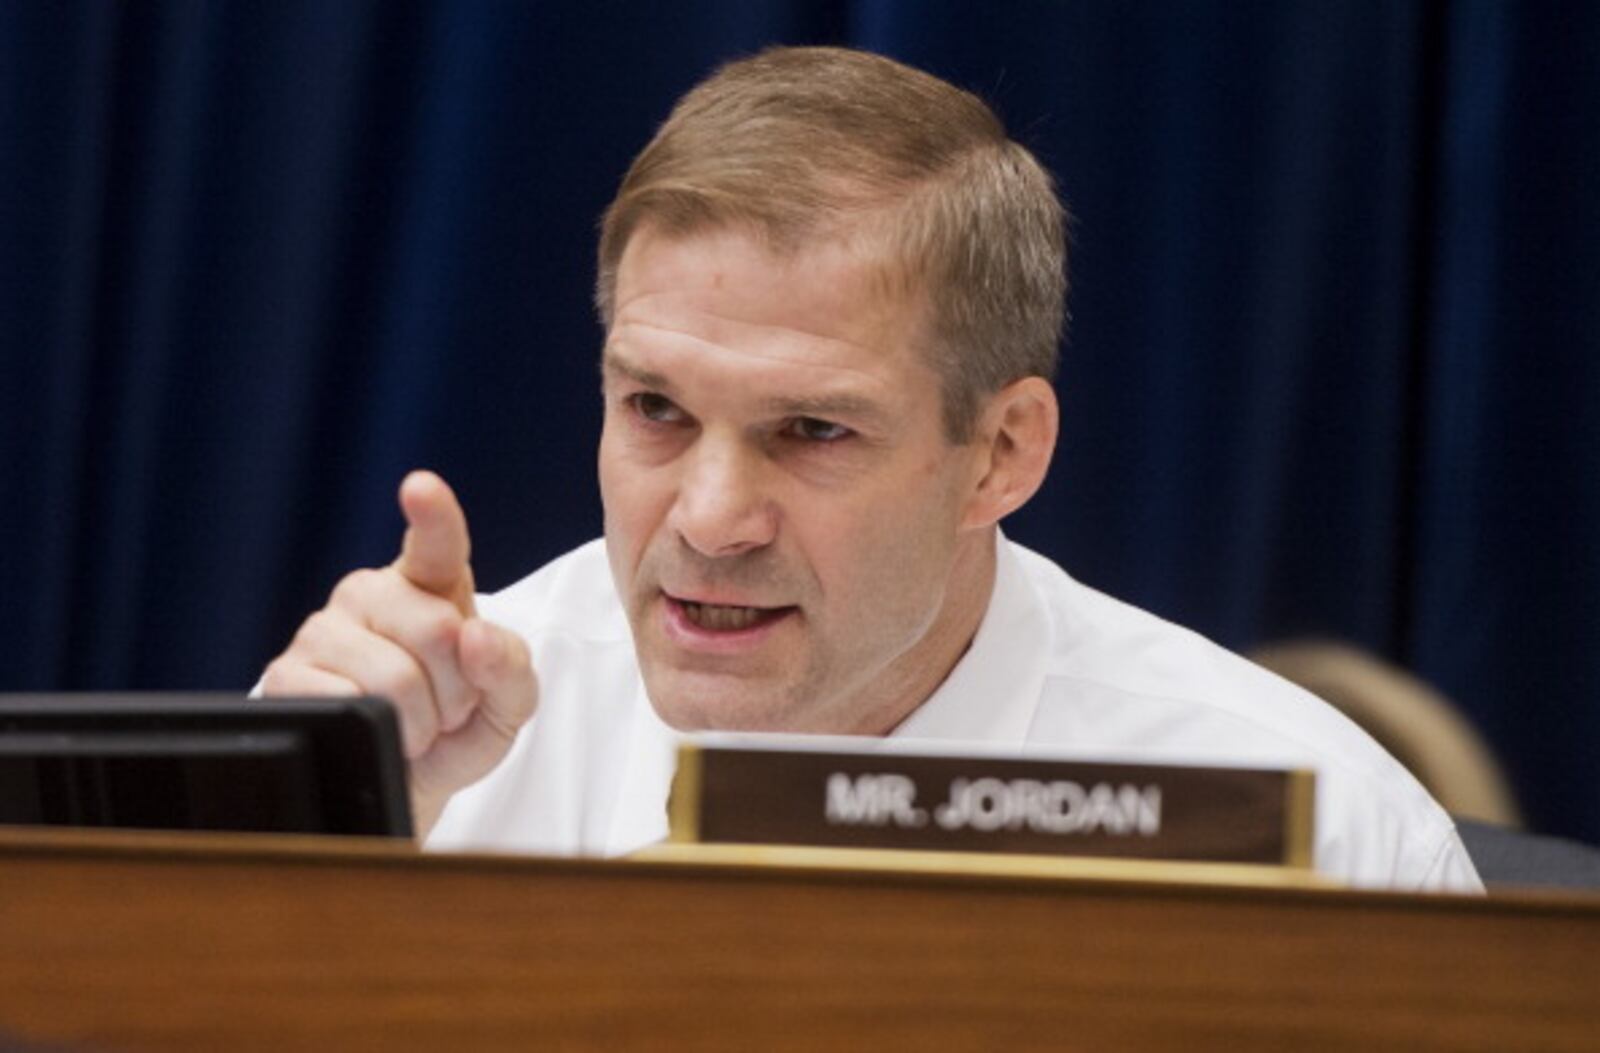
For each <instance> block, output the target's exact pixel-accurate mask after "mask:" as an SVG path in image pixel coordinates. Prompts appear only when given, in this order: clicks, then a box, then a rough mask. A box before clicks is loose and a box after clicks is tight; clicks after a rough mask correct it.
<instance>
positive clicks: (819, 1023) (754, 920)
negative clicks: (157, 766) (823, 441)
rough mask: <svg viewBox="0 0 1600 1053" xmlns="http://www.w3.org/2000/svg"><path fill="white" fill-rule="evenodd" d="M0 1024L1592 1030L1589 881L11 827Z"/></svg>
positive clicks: (1037, 1038) (1024, 1034)
mask: <svg viewBox="0 0 1600 1053" xmlns="http://www.w3.org/2000/svg"><path fill="white" fill-rule="evenodd" d="M0 1032H10V1033H13V1034H15V1035H18V1036H21V1037H23V1038H26V1039H32V1040H38V1041H50V1042H65V1043H69V1044H73V1045H75V1046H77V1045H81V1047H82V1048H84V1049H90V1050H126V1051H140V1050H269V1049H270V1050H284V1049H328V1050H367V1049H384V1050H409V1049H429V1050H443V1049H450V1050H456V1049H463V1050H479V1049H483V1050H496V1049H532V1048H541V1049H544V1048H549V1049H590V1048H596V1049H626V1048H651V1049H661V1048H683V1049H776V1050H787V1049H835V1048H872V1049H882V1050H888V1049H927V1050H943V1049H1069V1050H1072V1049H1083V1050H1102V1049H1109V1050H1135V1051H1137V1050H1157V1049H1163V1050H1164V1049H1185V1050H1196V1049H1228V1050H1285V1049H1406V1050H1445V1049H1482V1050H1594V1049H1596V1048H1600V898H1595V897H1577V896H1539V895H1534V894H1526V895H1514V894H1507V895H1501V896H1497V897H1495V898H1491V899H1486V900H1485V899H1471V898H1464V897H1451V896H1438V897H1423V896H1407V895H1389V894H1376V893H1355V892H1346V891H1329V890H1316V889H1292V888H1286V889H1263V888H1253V889H1244V888H1228V887H1215V886H1195V887H1187V886H1174V885H1170V884H1154V883H1141V882H1129V881H1112V880H1084V879H1076V880H1074V879H1061V878H1053V879H1052V878H1038V877H1035V878H1027V877H1010V878H1007V877H993V876H988V877H983V876H970V875H967V876H963V875H959V874H940V873H886V872H881V871H862V870H847V869H842V868H841V869H808V870H803V871H797V870H794V869H790V868H780V867H753V866H734V865H713V864H704V865H684V864H681V863H679V864H672V863H643V862H597V861H577V860H531V859H497V858H490V857H457V858H450V857H442V856H426V857H424V856H420V855H417V854H416V853H415V852H413V851H411V850H410V849H409V848H405V847H393V846H381V845H371V844H365V843H354V842H341V841H320V840H318V841H311V840H308V839H292V838H241V837H220V836H209V837H206V836H196V837H184V836H171V835H166V836H155V835H152V836H146V837H140V836H137V835H115V834H82V833H69V832H61V831H54V832H46V831H26V832H24V831H14V832H0Z"/></svg>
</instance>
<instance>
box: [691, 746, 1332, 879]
mask: <svg viewBox="0 0 1600 1053" xmlns="http://www.w3.org/2000/svg"><path fill="white" fill-rule="evenodd" d="M1314 792H1315V776H1314V774H1313V773H1312V772H1310V771H1305V770H1276V769H1258V768H1215V767H1189V766H1178V765H1158V764H1125V763H1104V762H1098V761H1096V762H1087V761H1076V760H1052V759H1040V758H1025V759H1023V758H1012V757H992V756H953V755H933V754H912V753H906V752H902V751H900V750H898V749H896V750H893V751H889V750H877V749H874V750H870V751H862V752H851V751H849V750H845V749H835V748H832V747H827V748H786V747H783V746H768V745H745V744H739V745H723V744H708V743H703V742H702V743H686V744H684V745H682V746H680V748H679V756H678V772H677V776H676V779H675V781H674V783H673V790H672V803H671V808H670V811H671V829H672V833H671V838H670V840H671V841H673V842H677V843H698V844H737V845H807V846H820V847H834V848H873V849H905V850H916V851H933V852H981V853H1005V854H1022V855H1064V856H1084V857H1098V858H1117V859H1142V860H1167V861H1182V862H1206V863H1230V864H1250V865H1257V866H1260V865H1267V866H1281V867H1291V868H1298V869H1309V868H1310V867H1311V855H1312V833H1313V830H1312V823H1313V804H1314Z"/></svg>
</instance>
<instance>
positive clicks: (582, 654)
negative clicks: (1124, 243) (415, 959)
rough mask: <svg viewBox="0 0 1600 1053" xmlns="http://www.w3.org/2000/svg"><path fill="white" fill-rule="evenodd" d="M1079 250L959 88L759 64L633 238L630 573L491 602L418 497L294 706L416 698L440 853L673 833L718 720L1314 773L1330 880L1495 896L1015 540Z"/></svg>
mask: <svg viewBox="0 0 1600 1053" xmlns="http://www.w3.org/2000/svg"><path fill="white" fill-rule="evenodd" d="M1062 227H1063V215H1062V210H1061V207H1060V205H1059V203H1058V201H1057V199H1056V196H1055V193H1054V190H1053V188H1052V185H1051V181H1050V178H1049V176H1048V175H1047V174H1046V173H1045V172H1044V171H1043V170H1042V169H1041V168H1040V167H1039V165H1038V164H1037V162H1036V161H1035V160H1034V159H1033V157H1032V156H1031V155H1030V154H1029V153H1028V152H1027V151H1026V150H1025V149H1023V148H1022V147H1021V146H1019V145H1017V144H1016V143H1013V142H1011V141H1010V140H1009V139H1008V138H1007V137H1006V134H1005V131H1004V129H1003V128H1002V127H1001V125H1000V123H999V122H998V120H997V119H996V118H995V117H994V115H993V114H992V113H991V112H990V111H989V110H988V108H987V107H985V106H984V105H983V104H982V103H981V102H979V101H978V100H977V99H976V98H974V97H973V96H971V95H969V94H967V93H965V92H962V91H960V90H958V89H956V88H954V87H952V86H950V85H948V84H945V83H944V82H942V81H939V80H937V79H935V78H933V77H930V76H928V75H926V74H923V73H919V72H917V71H915V70H911V69H908V68H906V67H904V66H901V65H899V64H897V63H893V62H891V61H889V60H887V59H883V58H879V57H876V56H872V55H866V54H861V53H856V52H850V51H842V50H837V49H809V48H808V49H776V50H772V51H768V52H766V53H764V54H762V55H759V56H757V57H755V58H753V59H749V60H746V61H742V62H736V63H733V64H732V65H729V66H728V67H726V68H724V69H723V70H721V71H720V72H718V73H717V74H716V75H714V76H713V77H712V78H710V79H709V80H708V81H706V82H705V83H704V84H702V85H700V86H699V87H697V88H695V89H694V90H693V91H692V92H690V93H689V95H687V96H686V97H685V98H684V99H683V100H682V101H681V102H680V103H679V104H678V106H677V107H676V109H675V110H674V111H673V113H672V115H671V117H670V118H669V119H668V121H667V122H666V124H665V125H664V126H663V127H662V128H661V130H660V131H659V132H658V134H657V135H656V137H655V139H654V140H652V142H651V143H650V144H649V146H647V147H646V148H645V150H644V152H643V153H642V154H641V155H640V156H639V157H638V159H637V160H636V161H635V162H634V165H633V167H632V168H631V169H630V171H629V172H628V174H627V176H626V178H625V179H624V181H623V184H622V187H621V189H620V190H619V192H618V194H617V198H616V200H615V201H614V202H613V203H612V205H611V207H610V209H609V210H608V211H607V213H606V216H605V220H604V223H603V228H602V234H601V241H600V266H599V282H598V288H599V292H598V302H599V308H600V312H601V316H602V319H603V321H604V323H605V327H606V334H607V335H606V343H605V348H604V352H603V356H602V373H603V378H604V398H605V424H604V430H603V433H602V436H601V440H600V457H599V462H600V486H601V493H602V497H603V500H604V505H605V520H606V523H605V540H604V544H603V546H602V545H601V543H599V542H596V543H592V544H590V545H588V546H585V547H584V548H581V549H579V550H577V551H576V552H573V553H571V554H569V555H567V556H565V557H563V558H561V559H559V560H557V561H556V562H554V563H552V564H550V565H549V566H547V567H545V568H544V569H542V570H540V571H539V572H538V573H536V574H534V575H533V576H531V577H530V578H527V579H525V580H524V581H522V582H520V583H518V584H516V585H514V586H512V587H511V588H509V589H507V590H505V591H504V592H502V593H500V594H498V595H496V596H492V597H479V596H475V594H474V589H473V583H472V573H471V569H470V564H469V558H468V557H469V546H468V533H467V526H466V520H465V518H464V516H463V514H462V512H461V509H460V508H459V506H458V505H457V503H456V501H455V499H454V497H453V495H452V494H451V493H450V491H449V489H448V487H447V486H445V484H444V483H443V482H442V481H441V480H439V479H438V478H437V477H434V476H431V475H428V474H426V473H418V474H413V475H412V476H411V477H409V478H408V479H407V480H406V481H405V482H404V483H403V484H402V487H401V491H400V503H401V507H402V509H403V511H404V514H405V517H406V520H407V524H408V527H407V530H406V533H405V538H404V542H403V545H402V549H401V553H400V556H399V558H398V559H397V560H396V562H395V563H394V564H393V565H392V566H390V567H388V568H385V569H382V570H370V571H358V572H356V573H355V574H352V575H350V576H349V577H347V578H346V579H344V581H342V582H341V583H340V584H339V586H338V587H337V588H336V589H335V590H334V593H333V596H332V597H331V599H330V600H329V603H328V606H327V607H326V608H324V609H323V610H322V611H320V612H318V613H317V614H314V615H312V616H311V618H309V619H308V620H307V621H306V623H305V624H304V626H303V627H302V628H301V630H300V632H299V633H298V635H297V636H296V637H295V639H294V641H293V643H292V644H291V645H290V647H289V649H288V650H287V651H285V652H284V654H283V655H281V656H280V657H279V658H278V659H277V660H275V661H274V662H273V663H272V664H271V666H270V667H269V668H268V670H267V674H266V677H265V680H264V683H263V688H264V690H265V691H266V692H267V693H269V694H306V693H356V692H362V693H369V694H378V695H384V696H387V697H389V698H392V699H393V700H394V701H395V702H396V704H397V706H398V707H399V710H400V714H401V721H402V725H403V729H404V740H405V748H406V752H407V755H408V757H409V760H410V765H411V768H410V771H411V786H412V794H413V799H414V801H415V804H416V812H417V819H418V823H419V826H420V828H421V829H422V830H423V831H431V834H430V835H429V842H428V843H429V845H430V846H433V847H442V846H469V847H479V848H495V847H499V848H521V849H530V850H540V851H559V852H607V853H611V852H623V851H627V850H630V849H632V848H635V847H639V846H641V845H643V844H647V843H649V842H650V841H653V840H656V839H659V838H660V837H662V836H664V834H665V832H666V819H665V808H664V805H665V799H666V792H667V785H668V781H669V780H670V777H671V772H672V748H673V744H674V738H675V735H676V733H677V732H679V731H693V730H700V729H712V728H716V729H734V730H764V731H786V732H818V733H835V734H854V735H872V736H882V735H895V736H902V737H907V738H926V739H944V740H964V741H975V742H983V743H989V744H1000V745H1003V746H1009V747H1012V748H1014V749H1016V750H1019V751H1026V750H1030V749H1032V750H1041V749H1042V750H1050V749H1052V748H1053V749H1058V750H1060V749H1070V750H1073V751H1075V752H1079V753H1091V754H1098V755H1104V756H1110V757H1117V758H1124V759H1141V758H1142V759H1170V760H1178V761H1190V762H1195V761H1206V760H1212V761H1217V762H1229V761H1234V762H1237V761H1250V760H1261V761H1269V762H1273V763H1278V764H1284V765H1291V764H1292V765H1309V766H1313V767H1315V768H1316V769H1317V770H1318V774H1319V801H1318V805H1319V807H1318V818H1319V834H1318V838H1317V847H1316V853H1317V862H1318V865H1319V866H1320V867H1321V868H1323V869H1324V870H1326V871H1328V872H1329V873H1332V874H1334V875H1336V876H1339V877H1343V878H1346V879H1349V880H1352V881H1357V882H1361V883H1366V884H1380V885H1388V884H1392V885H1400V886H1405V887H1460V888H1473V887H1477V880H1476V876H1475V875H1474V873H1473V871H1472V867H1471V864H1470V863H1469V862H1468V861H1467V859H1466V856H1465V853H1464V852H1463V850H1462V848H1461V845H1460V842H1459V840H1458V839H1457V838H1456V836H1455V833H1454V830H1453V827H1452V826H1451V823H1450V821H1449V819H1448V818H1447V817H1446V816H1445V815H1444V814H1443V812H1442V811H1441V810H1440V809H1439V808H1438V806H1437V805H1436V804H1434V802H1433V801H1432V800H1431V799H1429V798H1428V796H1427V794H1426V793H1425V792H1424V791H1423V790H1422V789H1421V788H1420V787H1419V786H1418V785H1417V784H1416V782H1415V781H1414V780H1413V779H1411V778H1410V776H1408V775H1407V774H1406V773H1405V772H1404V771H1403V769H1401V768H1400V766H1399V765H1398V764H1396V763H1395V762H1394V761H1393V760H1391V759H1390V758H1389V757H1388V756H1387V755H1385V754H1384V753H1383V752H1382V751H1381V750H1380V749H1379V748H1378V747H1377V746H1375V745H1374V744H1373V743H1372V742H1371V741H1370V740H1369V739H1367V738H1366V737H1365V736H1364V735H1363V734H1362V733H1361V732H1359V731H1358V730H1356V729H1355V728H1354V727H1353V726H1352V725H1350V724H1349V723H1348V722H1347V721H1345V720H1344V719H1343V718H1341V717H1340V716H1339V715H1338V714H1336V713H1335V712H1333V711H1332V710H1331V709H1330V708H1328V707H1327V706H1325V705H1324V704H1322V703H1321V702H1319V701H1318V700H1316V699H1314V698H1312V697H1311V696H1309V695H1306V694H1304V693H1303V692H1300V691H1298V690H1296V689H1294V688H1292V687H1290V686H1289V685H1287V684H1285V683H1283V682H1282V681H1279V680H1277V679H1275V678H1273V677H1271V676H1270V675H1269V674H1267V673H1265V672H1263V671H1261V670H1259V669H1257V668H1255V667H1254V666H1251V665H1250V664H1248V663H1246V662H1244V661H1243V660H1242V659H1239V658H1237V657H1235V656H1232V655H1230V654H1228V653H1226V652H1224V651H1222V650H1220V649H1219V648H1216V647H1215V646H1213V645H1211V644H1209V643H1207V642H1205V641H1204V640H1201V639H1200V638H1198V637H1196V636H1194V635H1193V634H1190V633H1187V632H1186V631H1184V630H1181V629H1178V628H1177V627H1175V626H1171V625H1168V624H1167V623H1165V622H1162V621H1160V620H1159V619H1156V618H1154V617H1153V616H1150V615H1148V614H1144V613H1142V612H1139V611H1137V610H1134V609H1132V608H1129V607H1127V606H1125V605H1123V604H1120V603H1118V602H1116V601H1114V600H1111V599H1110V598H1108V597H1105V596H1102V595H1100V594H1098V593H1095V592H1093V591H1092V590H1089V589H1087V588H1085V587H1084V586H1082V585H1079V584H1077V583H1076V582H1074V581H1073V580H1072V579H1070V578H1069V577H1067V575H1066V574H1065V573H1064V572H1063V571H1062V570H1060V568H1058V567H1056V566H1054V565H1053V564H1051V563H1049V562H1048V561H1046V560H1044V559H1042V558H1041V557H1039V556H1037V555H1034V554H1032V553H1030V552H1027V551H1026V550H1023V549H1021V548H1020V547H1018V546H1015V545H1012V544H1010V543H1009V542H1006V541H1005V540H1004V538H1002V537H1001V536H1000V534H999V529H998V524H999V522H1000V520H1001V519H1003V518H1004V517H1005V516H1006V515H1007V514H1009V513H1010V512H1012V511H1014V510H1015V509H1017V508H1018V507H1020V506H1021V505H1022V504H1024V503H1025V502H1026V501H1027V500H1028V499H1029V498H1030V497H1031V496H1032V495H1033V493H1034V492H1035V491H1036V490H1037V488H1038V487H1039V485H1040V483H1041V482H1042V480H1043V478H1044V475H1045V472H1046V470H1047V468H1048V466H1049V462H1050V457H1051V453H1052V450H1053V448H1054V445H1055V440H1056V432H1057V404H1056V399H1055V395H1054V392H1053V389H1052V386H1051V383H1050V380H1051V377H1052V376H1053V373H1054V370H1055V361H1056V354H1057V347H1058V345H1059V342H1060V336H1061V325H1062V311H1063V300H1064V295H1065V269H1064V266H1065V260H1064V256H1065V252H1064V244H1063V234H1062ZM535 667H537V668H538V670H539V673H538V677H537V679H536V677H535V673H534V669H535ZM536 710H537V717H536V718H535V711H536ZM530 718H533V719H531V721H530Z"/></svg>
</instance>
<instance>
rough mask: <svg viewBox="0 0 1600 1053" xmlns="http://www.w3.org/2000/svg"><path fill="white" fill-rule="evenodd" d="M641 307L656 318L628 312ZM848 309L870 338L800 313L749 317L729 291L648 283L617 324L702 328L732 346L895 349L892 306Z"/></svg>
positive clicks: (684, 330)
mask: <svg viewBox="0 0 1600 1053" xmlns="http://www.w3.org/2000/svg"><path fill="white" fill-rule="evenodd" d="M764 310H765V308H757V309H756V311H755V313H757V314H760V313H761V312H762V311H764ZM819 310H820V311H821V314H822V315H824V316H826V315H830V314H834V313H837V312H841V311H845V309H844V307H843V306H842V305H828V306H825V307H822V308H819ZM639 313H644V314H646V315H649V316H653V317H654V319H655V320H654V321H646V320H644V319H640V318H629V317H628V315H630V314H639ZM845 313H851V314H853V315H854V316H855V317H856V318H857V320H858V321H859V322H860V325H859V328H861V329H862V330H864V332H861V333H860V334H859V336H861V337H864V338H865V339H852V337H851V336H849V335H845V334H841V333H839V332H829V331H825V330H820V329H813V328H811V327H809V326H808V325H807V324H806V322H805V321H804V319H802V318H798V317H796V318H785V319H782V320H778V321H773V320H769V319H766V318H761V317H746V316H744V315H743V314H742V312H740V311H739V309H738V303H737V301H736V300H732V301H730V298H729V297H728V296H727V295H726V294H724V293H719V292H716V291H713V290H705V289H697V290H692V291H688V292H685V291H682V290H664V291H663V290H649V289H647V290H644V291H642V292H640V293H638V294H636V295H634V296H632V297H629V298H628V299H627V300H626V301H624V302H622V303H619V304H618V306H617V311H616V314H615V316H614V320H613V322H612V326H613V328H622V327H624V326H640V327H644V328H648V329H659V330H663V331H665V332H669V333H678V334H681V335H684V336H693V335H694V332H696V331H698V332H700V333H703V334H704V335H703V336H700V337H697V338H696V339H701V340H704V341H706V342H709V343H713V344H717V345H723V346H727V347H738V346H740V345H742V344H746V343H749V344H752V345H754V344H762V343H794V342H798V341H807V340H809V341H816V342H818V343H822V344H828V345H831V346H836V347H847V348H851V349H854V350H857V351H865V352H868V353H870V354H872V355H875V356H887V355H888V354H889V353H890V352H891V350H892V347H893V340H892V338H891V337H890V335H889V332H888V327H889V322H890V318H889V314H890V312H889V310H888V308H887V307H885V306H883V305H879V306H875V307H873V308H871V309H870V310H869V312H867V313H865V314H862V313H860V312H856V311H848V312H845Z"/></svg>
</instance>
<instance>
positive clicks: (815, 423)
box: [789, 417, 855, 443]
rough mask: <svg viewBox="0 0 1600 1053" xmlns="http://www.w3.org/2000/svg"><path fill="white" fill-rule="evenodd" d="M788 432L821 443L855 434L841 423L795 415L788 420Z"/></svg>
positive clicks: (799, 437)
mask: <svg viewBox="0 0 1600 1053" xmlns="http://www.w3.org/2000/svg"><path fill="white" fill-rule="evenodd" d="M789 433H790V434H791V435H793V436H794V437H795V438H797V439H804V440H805V441H806V442H823V443H827V442H838V441H839V440H840V439H847V438H849V437H850V436H851V435H854V434H855V433H854V432H852V431H851V430H850V429H849V428H846V427H845V426H844V425H843V424H835V423H833V421H831V420H818V419H817V418H816V417H796V418H795V419H794V420H792V421H790V422H789Z"/></svg>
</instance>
